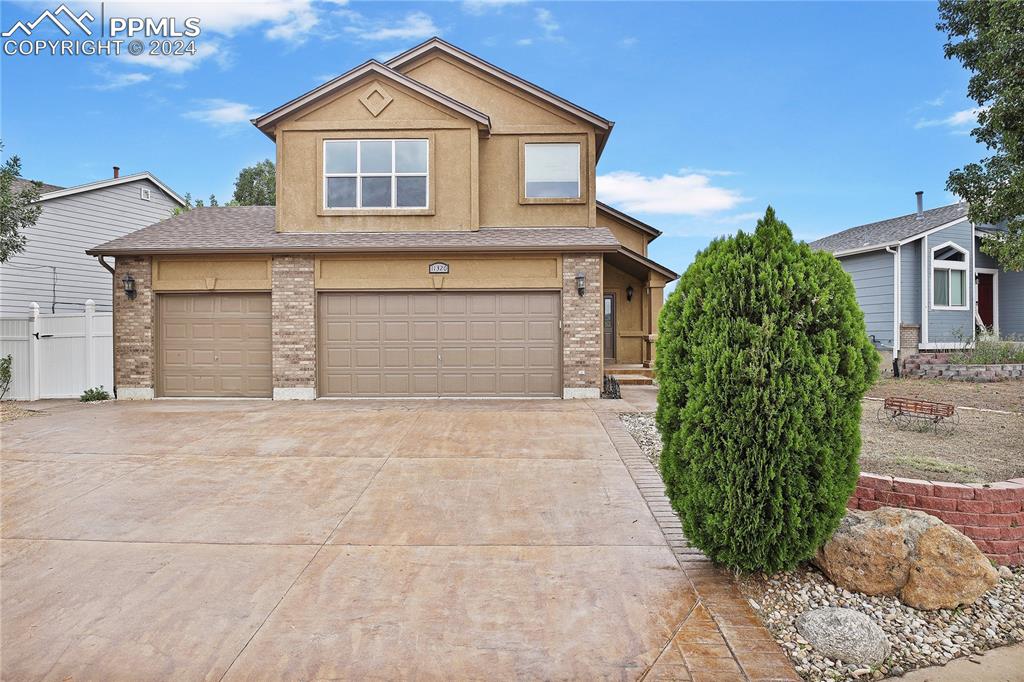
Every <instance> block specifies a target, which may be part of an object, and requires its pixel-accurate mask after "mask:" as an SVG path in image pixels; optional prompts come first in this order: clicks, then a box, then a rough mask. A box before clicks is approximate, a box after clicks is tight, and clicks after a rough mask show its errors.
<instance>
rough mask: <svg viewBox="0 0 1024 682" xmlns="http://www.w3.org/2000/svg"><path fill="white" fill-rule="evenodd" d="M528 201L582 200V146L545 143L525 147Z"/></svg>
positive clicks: (571, 143)
mask: <svg viewBox="0 0 1024 682" xmlns="http://www.w3.org/2000/svg"><path fill="white" fill-rule="evenodd" d="M525 160H526V169H525V175H526V198H528V199H578V198H579V197H580V145H579V143H576V142H542V143H532V142H531V143H527V144H526V145H525Z"/></svg>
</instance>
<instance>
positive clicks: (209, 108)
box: [183, 99, 260, 127]
mask: <svg viewBox="0 0 1024 682" xmlns="http://www.w3.org/2000/svg"><path fill="white" fill-rule="evenodd" d="M198 104H199V108H198V109H195V110H193V111H187V112H185V113H184V114H183V116H184V117H185V118H189V119H192V120H193V121H200V122H201V123H207V124H209V125H212V126H218V127H224V126H232V125H236V124H239V123H249V121H250V120H251V119H254V118H256V117H257V116H259V115H260V112H258V111H256V110H255V109H253V108H252V107H251V106H249V105H248V104H242V103H241V102H231V101H229V100H226V99H204V100H200V101H199V102H198Z"/></svg>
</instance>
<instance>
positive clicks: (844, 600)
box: [737, 567, 1024, 680]
mask: <svg viewBox="0 0 1024 682" xmlns="http://www.w3.org/2000/svg"><path fill="white" fill-rule="evenodd" d="M1001 574H1003V575H1004V577H1003V578H1002V579H1001V580H1000V581H999V584H998V585H996V587H994V588H993V589H992V590H990V591H989V592H988V593H987V594H985V596H984V597H982V598H981V599H979V600H978V601H977V602H975V603H974V604H973V605H972V606H968V607H964V608H960V609H955V610H948V609H940V610H938V611H918V610H916V609H912V608H910V607H909V606H905V605H904V604H902V603H901V602H900V601H899V600H898V599H896V598H895V597H868V596H865V595H862V594H855V593H853V592H847V591H846V590H843V589H840V588H838V587H836V586H835V585H833V584H832V583H831V582H829V581H828V579H827V578H825V576H823V575H822V574H821V573H819V572H818V570H817V569H815V568H813V567H807V568H799V569H797V570H795V571H793V572H792V573H780V574H778V575H773V576H767V577H764V576H745V577H741V578H738V579H737V582H738V583H739V585H740V588H741V589H742V590H743V593H744V594H745V595H746V597H747V598H748V599H749V600H750V604H751V606H752V607H753V608H754V610H755V611H756V612H757V613H758V614H759V615H760V616H761V620H762V621H764V624H765V626H766V627H767V628H768V629H769V630H770V631H771V633H772V634H773V635H774V636H775V639H776V641H777V642H778V643H779V644H780V645H781V646H782V648H783V649H784V650H785V651H786V653H787V654H788V655H789V657H790V659H791V660H792V661H793V665H794V666H795V667H796V671H797V672H798V673H799V674H800V676H801V677H803V678H804V679H806V680H854V679H867V678H873V679H881V678H883V677H886V676H899V675H902V674H904V673H905V672H907V671H909V670H913V669H915V668H923V667H928V666H933V665H944V664H946V663H948V662H949V661H951V660H953V659H954V658H961V657H964V656H970V657H975V658H977V656H978V655H979V654H981V653H983V652H984V651H986V650H988V649H992V648H995V647H998V646H1004V645H1007V644H1012V643H1015V642H1021V641H1024V569H1020V568H1018V569H1015V570H1014V571H1011V570H1009V569H1003V570H1002V571H1001ZM829 606H833V607H845V608H850V609H854V610H855V611H859V612H861V613H863V614H865V615H867V616H869V617H870V618H871V619H872V620H873V621H874V622H875V623H877V624H878V625H879V626H880V627H881V628H882V630H883V631H884V632H885V634H886V638H887V639H888V640H889V644H890V645H891V646H892V654H891V655H890V656H889V658H888V659H887V660H886V661H885V662H884V663H883V664H881V665H880V666H878V667H877V668H876V669H869V668H859V667H857V666H856V665H850V664H846V663H844V662H843V661H836V660H832V659H828V658H824V657H822V656H820V655H818V654H816V653H815V651H814V650H813V649H812V648H811V647H810V645H809V644H808V643H807V642H806V641H805V640H804V639H803V638H802V637H801V636H800V635H799V634H798V633H797V630H796V619H797V617H799V616H800V614H802V613H804V612H805V611H808V610H811V609H816V608H822V607H829ZM972 660H973V659H972ZM979 660H980V659H979Z"/></svg>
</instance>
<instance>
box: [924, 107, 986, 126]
mask: <svg viewBox="0 0 1024 682" xmlns="http://www.w3.org/2000/svg"><path fill="white" fill-rule="evenodd" d="M986 109H988V107H974V108H971V109H963V110H961V111H955V112H953V113H952V114H950V115H949V116H946V117H945V118H932V119H921V120H919V121H918V122H917V123H915V124H914V127H915V128H918V129H920V128H935V127H945V128H960V129H962V128H964V127H965V126H973V125H975V124H977V122H978V114H980V113H981V112H983V111H985V110H986Z"/></svg>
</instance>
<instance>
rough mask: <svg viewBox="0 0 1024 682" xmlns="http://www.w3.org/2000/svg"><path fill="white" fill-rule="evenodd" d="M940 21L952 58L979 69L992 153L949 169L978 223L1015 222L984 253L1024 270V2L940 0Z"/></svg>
mask: <svg viewBox="0 0 1024 682" xmlns="http://www.w3.org/2000/svg"><path fill="white" fill-rule="evenodd" d="M939 17H940V18H941V21H940V22H939V23H938V24H937V26H936V27H937V28H938V29H939V30H940V31H944V32H945V33H946V36H947V42H946V45H945V53H946V58H947V59H952V58H954V57H955V58H956V59H959V60H960V61H961V63H963V65H964V67H965V68H967V69H968V70H970V71H972V72H973V75H972V76H971V80H970V84H969V85H968V86H967V94H968V96H970V98H971V99H973V100H974V101H975V102H977V103H978V126H977V127H976V128H975V129H974V130H973V131H971V135H972V136H973V137H974V139H976V140H977V141H978V142H981V143H982V144H984V145H985V147H986V148H987V149H988V150H989V151H990V152H991V153H992V155H991V156H989V157H988V158H984V159H982V160H981V161H979V162H977V163H969V164H967V165H966V166H964V167H963V168H959V169H957V170H954V171H953V172H951V173H950V174H949V179H948V180H947V182H946V188H947V189H949V190H950V191H951V192H954V193H956V194H957V195H959V196H961V197H963V198H964V199H966V200H967V202H968V205H969V215H970V217H971V220H972V221H974V222H976V223H990V224H997V223H1003V222H1004V221H1005V222H1006V224H1007V228H1008V229H1007V231H1006V232H1005V233H1003V234H1002V235H1001V236H1000V237H999V238H994V239H985V240H984V241H982V246H981V250H982V251H984V252H985V253H987V254H989V255H990V256H992V257H993V258H995V259H996V260H997V261H998V262H999V264H1000V265H1001V266H1003V267H1004V268H1006V269H1009V270H1024V67H1022V65H1024V2H1020V0H940V2H939Z"/></svg>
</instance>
